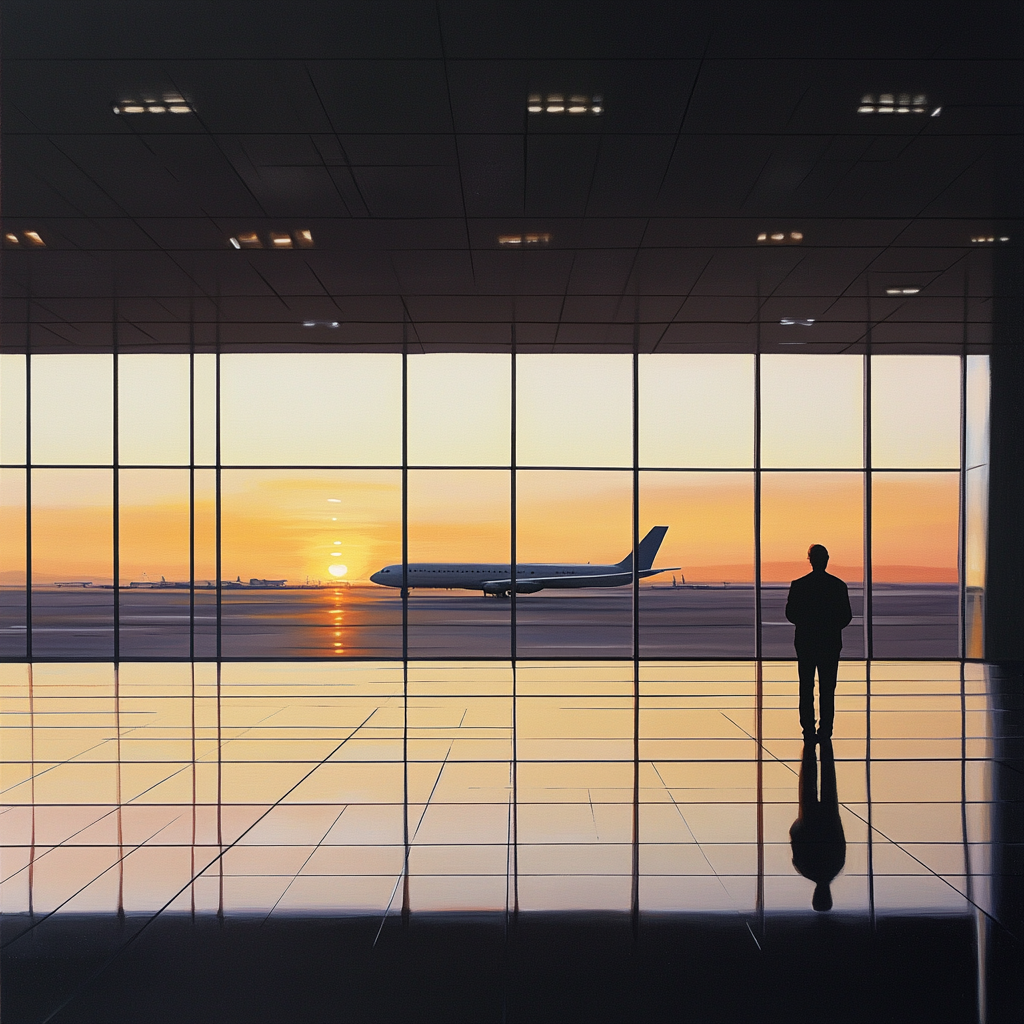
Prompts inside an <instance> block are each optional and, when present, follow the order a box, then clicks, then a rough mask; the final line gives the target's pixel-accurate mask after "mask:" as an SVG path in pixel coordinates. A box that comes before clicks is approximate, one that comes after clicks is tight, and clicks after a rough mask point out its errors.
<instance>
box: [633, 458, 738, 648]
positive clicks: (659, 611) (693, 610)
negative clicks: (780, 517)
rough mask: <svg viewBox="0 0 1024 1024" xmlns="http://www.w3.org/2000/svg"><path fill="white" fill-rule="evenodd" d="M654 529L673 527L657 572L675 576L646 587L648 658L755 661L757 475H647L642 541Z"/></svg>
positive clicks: (643, 620) (643, 610) (643, 639)
mask: <svg viewBox="0 0 1024 1024" xmlns="http://www.w3.org/2000/svg"><path fill="white" fill-rule="evenodd" d="M653 526H667V527H668V533H667V534H666V535H665V539H664V541H663V542H662V545H661V550H660V551H659V552H658V555H657V557H656V558H655V560H654V565H653V568H657V567H660V566H670V567H673V572H671V573H664V574H661V575H658V576H652V577H650V578H649V579H648V580H646V581H643V582H641V584H640V644H641V648H640V650H641V653H642V655H643V656H644V657H645V658H683V657H689V658H707V657H732V656H736V657H751V656H752V654H753V651H754V478H753V474H751V473H642V474H641V476H640V535H641V537H642V536H644V535H645V534H646V533H647V531H648V530H650V529H651V527H653ZM677 566H678V569H676V568H675V567H677Z"/></svg>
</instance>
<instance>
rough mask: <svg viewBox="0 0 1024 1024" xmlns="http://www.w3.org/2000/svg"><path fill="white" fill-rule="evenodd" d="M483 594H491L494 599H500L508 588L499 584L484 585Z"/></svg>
mask: <svg viewBox="0 0 1024 1024" xmlns="http://www.w3.org/2000/svg"><path fill="white" fill-rule="evenodd" d="M484 593H485V594H492V595H494V596H495V597H501V595H502V594H507V593H508V587H506V586H502V584H500V583H485V584H484Z"/></svg>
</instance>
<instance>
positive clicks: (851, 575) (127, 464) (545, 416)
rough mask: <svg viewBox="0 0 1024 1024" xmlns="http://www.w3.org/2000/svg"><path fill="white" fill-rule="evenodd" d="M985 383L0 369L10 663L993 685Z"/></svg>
mask: <svg viewBox="0 0 1024 1024" xmlns="http://www.w3.org/2000/svg"><path fill="white" fill-rule="evenodd" d="M987 365H988V364H987V357H985V356H973V355H972V356H969V357H964V358H963V359H961V358H958V357H950V356H920V357H918V356H886V355H883V356H874V357H871V359H870V361H867V360H866V359H865V358H864V357H861V356H848V355H842V356H838V355H836V356H832V355H829V356H824V355H822V356H817V355H789V354H786V355H763V356H760V357H757V356H754V355H711V354H693V355H664V356H662V355H657V354H654V355H643V356H637V357H635V361H634V357H631V356H628V355H586V354H572V355H568V354H564V355H563V354H553V355H542V354H529V355H519V356H516V357H511V356H509V355H508V354H505V355H502V354H497V353H491V354H487V353H445V354H437V355H433V354H420V355H410V356H402V355H401V354H395V353H383V354H382V353H376V354H375V353H338V352H330V353H297V354H283V353H278V354H274V353H244V354H226V355H220V356H218V355H216V354H212V353H197V354H194V355H188V354H161V355H155V354H147V355H135V354H130V355H121V356H119V357H118V358H117V359H115V358H114V357H113V356H111V355H103V354H81V355H32V356H29V357H24V356H17V355H10V356H4V358H3V360H2V362H0V371H2V381H0V390H2V395H3V401H4V405H3V413H2V423H0V425H2V427H3V436H2V440H0V452H2V456H3V459H4V462H3V474H4V478H3V491H4V497H3V506H2V507H3V509H4V513H3V514H4V516H5V522H7V523H8V527H9V528H8V529H5V538H8V537H9V538H13V543H10V542H9V543H8V544H6V545H5V551H4V555H3V558H4V563H3V566H2V567H0V572H2V573H3V577H2V579H0V587H2V597H3V606H4V609H5V612H4V614H5V615H6V616H7V619H8V620H9V623H8V628H7V630H6V632H5V634H4V638H3V644H4V646H3V650H4V652H6V653H5V654H4V655H3V656H4V657H11V658H18V657H26V658H32V657H39V656H42V654H43V653H44V652H45V653H46V654H47V655H48V656H58V655H60V656H63V655H68V656H72V655H73V656H82V657H86V658H93V657H95V658H102V657H116V658H118V659H131V658H135V657H169V658H177V657H184V658H189V657H199V658H218V657H221V658H227V659H231V658H248V659H252V658H264V657H267V658H281V657H288V658H298V657H303V658H330V659H336V658H343V657H374V658H403V657H415V658H447V659H450V658H460V657H476V658H500V659H508V658H509V657H512V658H557V657H571V658H576V659H578V658H632V657H644V658H661V657H664V658H690V657H693V658H742V657H752V656H756V655H757V654H758V653H760V654H761V655H762V656H764V657H767V658H782V659H785V658H790V657H791V656H792V627H791V625H790V624H789V623H788V622H787V621H786V620H785V616H784V603H785V593H786V588H787V586H788V583H789V581H790V580H792V579H794V578H795V577H796V576H798V575H802V574H803V573H804V572H805V571H806V570H807V566H806V551H807V548H808V546H809V545H810V544H811V543H823V544H825V545H826V546H827V547H828V548H829V551H830V553H831V562H830V571H832V572H833V573H835V574H836V575H839V576H841V577H842V578H843V579H844V580H846V582H847V584H848V585H849V587H850V590H851V597H852V598H853V604H854V616H855V617H854V622H853V623H852V624H851V626H850V627H848V629H847V632H846V639H845V641H844V643H845V648H844V650H845V653H846V656H847V657H850V658H857V657H870V656H873V655H878V656H883V655H884V656H891V657H897V656H898V657H934V656H940V655H941V656H944V657H952V656H958V655H959V654H960V653H961V652H963V653H966V654H968V655H969V656H972V657H980V656H981V654H982V653H983V639H984V638H983V628H982V608H983V600H984V573H985V516H984V508H985V500H986V491H987V486H986V475H985V474H986V464H987V447H988V438H987V388H988V383H987V381H988V377H987ZM115 374H116V377H117V380H116V385H117V386H116V388H115V379H114V378H115ZM757 382H759V386H757ZM403 395H405V402H404V405H403ZM115 396H116V403H115ZM865 396H867V398H868V399H869V401H865ZM115 404H116V409H115ZM190 416H191V419H190ZM758 416H759V417H760V419H758ZM634 422H635V423H636V425H637V430H638V433H637V436H636V438H635V443H634V436H633V430H634ZM115 428H116V432H117V438H116V441H117V444H116V445H115V443H114V442H115ZM29 437H30V438H31V445H30V449H31V450H27V449H28V447H29V446H27V445H26V439H27V438H29ZM513 438H514V439H515V442H514V449H515V450H514V451H513ZM961 449H963V450H964V451H965V452H966V463H965V465H964V467H963V468H961V456H960V451H961ZM115 454H116V459H115ZM158 467H159V468H158ZM360 467H361V468H360ZM503 467H504V468H503ZM961 509H962V510H963V511H962V512H961ZM634 544H636V545H637V548H636V552H635V554H636V568H637V578H636V579H634ZM926 549H927V550H926ZM404 560H408V562H409V563H410V564H415V565H418V566H420V567H421V570H422V571H421V572H420V577H417V578H416V579H414V580H412V581H410V580H409V579H408V578H407V577H405V578H403V565H404ZM467 566H475V567H476V568H475V569H473V570H472V571H469V570H468V569H466V567H467ZM467 573H468V575H467ZM28 575H30V576H31V580H30V581H29V580H28V579H27V576H28ZM456 577H457V578H456ZM865 581H867V583H868V593H867V606H868V607H867V609H865V595H864V587H865ZM403 582H404V584H405V585H404V586H403ZM58 584H60V586H58ZM634 584H635V585H636V590H635V591H634ZM758 585H760V590H758V589H757V587H758ZM28 586H30V587H31V590H29V589H26V588H27V587H28ZM865 614H867V615H868V618H869V621H868V622H867V624H865V622H864V615H865ZM758 616H759V617H758ZM19 630H20V633H19ZM19 637H22V638H23V639H24V643H22V640H21V639H19ZM61 638H63V639H61ZM143 638H145V639H143ZM62 644H63V645H64V646H62ZM40 645H41V646H40Z"/></svg>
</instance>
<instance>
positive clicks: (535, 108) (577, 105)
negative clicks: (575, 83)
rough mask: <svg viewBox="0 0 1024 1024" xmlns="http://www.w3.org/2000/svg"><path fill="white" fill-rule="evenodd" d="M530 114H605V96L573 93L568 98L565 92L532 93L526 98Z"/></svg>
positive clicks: (527, 110)
mask: <svg viewBox="0 0 1024 1024" xmlns="http://www.w3.org/2000/svg"><path fill="white" fill-rule="evenodd" d="M526 112H527V113H528V114H587V113H590V114H603V113H604V97H603V96H584V95H583V94H582V93H573V94H572V95H571V96H567V95H566V94H565V93H564V92H549V93H547V94H544V93H539V92H531V93H530V95H529V96H527V98H526Z"/></svg>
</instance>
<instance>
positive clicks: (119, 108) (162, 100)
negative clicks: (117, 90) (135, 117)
mask: <svg viewBox="0 0 1024 1024" xmlns="http://www.w3.org/2000/svg"><path fill="white" fill-rule="evenodd" d="M113 109H114V113H115V114H194V113H195V108H194V107H193V106H192V104H191V103H190V102H189V101H188V100H187V99H185V97H184V96H182V95H181V94H180V93H176V92H165V93H161V94H159V95H157V94H152V93H146V94H145V95H140V96H128V97H125V98H124V99H121V100H119V101H118V102H117V103H115V104H114V106H113Z"/></svg>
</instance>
